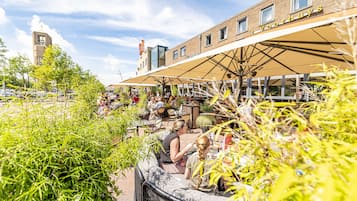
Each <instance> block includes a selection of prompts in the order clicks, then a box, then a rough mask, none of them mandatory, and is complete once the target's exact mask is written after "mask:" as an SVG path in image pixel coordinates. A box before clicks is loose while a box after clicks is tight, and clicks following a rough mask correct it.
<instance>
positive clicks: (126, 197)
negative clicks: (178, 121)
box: [115, 129, 202, 201]
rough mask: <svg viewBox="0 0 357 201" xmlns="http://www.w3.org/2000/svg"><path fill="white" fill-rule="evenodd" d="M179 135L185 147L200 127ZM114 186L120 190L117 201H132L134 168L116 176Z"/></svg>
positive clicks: (197, 133)
mask: <svg viewBox="0 0 357 201" xmlns="http://www.w3.org/2000/svg"><path fill="white" fill-rule="evenodd" d="M188 132H189V133H186V134H184V135H182V136H181V145H180V146H181V147H185V146H186V145H187V144H188V143H191V142H194V141H195V140H196V138H197V136H198V135H199V134H201V133H202V131H201V129H191V130H190V131H188ZM115 184H116V186H118V187H119V189H120V190H121V194H120V195H119V196H118V197H117V198H116V200H117V201H134V169H130V170H128V171H127V172H126V173H125V176H122V175H120V176H118V177H117V178H116V179H115Z"/></svg>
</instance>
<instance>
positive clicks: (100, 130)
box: [0, 102, 144, 200]
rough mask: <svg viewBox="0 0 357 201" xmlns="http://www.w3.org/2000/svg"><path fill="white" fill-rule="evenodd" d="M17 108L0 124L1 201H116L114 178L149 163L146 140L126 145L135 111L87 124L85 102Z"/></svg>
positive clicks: (130, 110)
mask: <svg viewBox="0 0 357 201" xmlns="http://www.w3.org/2000/svg"><path fill="white" fill-rule="evenodd" d="M12 104H13V105H11V106H9V107H8V108H5V106H4V108H3V109H5V110H7V112H4V113H3V115H2V116H1V118H0V200H111V195H110V192H109V191H108V187H110V186H111V185H112V184H111V182H110V177H109V175H110V174H111V173H113V172H114V171H116V170H118V169H119V170H124V169H127V168H129V167H132V166H134V165H135V164H136V162H137V161H138V160H140V159H141V158H142V157H144V154H143V153H141V151H140V148H141V147H142V145H143V144H144V141H143V139H142V138H131V139H125V138H126V136H125V133H126V127H127V126H128V125H129V124H130V123H131V121H133V120H134V119H135V117H136V116H137V115H136V114H137V108H135V107H132V108H128V109H127V110H126V111H121V112H120V113H119V112H118V113H115V114H113V116H110V117H107V118H94V117H93V118H88V117H87V116H85V117H84V116H83V115H81V114H80V113H78V111H81V109H79V108H81V107H85V108H86V107H87V105H86V104H83V105H84V106H83V105H82V104H81V102H77V103H74V104H72V105H69V106H67V104H65V103H63V104H61V103H47V104H45V105H39V104H35V103H30V102H23V103H18V104H17V105H15V103H12ZM13 110H15V111H13ZM73 111H74V112H73ZM82 114H84V115H86V114H87V113H82Z"/></svg>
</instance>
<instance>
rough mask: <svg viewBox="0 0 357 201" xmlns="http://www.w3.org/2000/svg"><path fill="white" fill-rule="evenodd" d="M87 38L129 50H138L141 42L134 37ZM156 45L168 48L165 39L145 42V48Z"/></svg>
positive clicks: (153, 39)
mask: <svg viewBox="0 0 357 201" xmlns="http://www.w3.org/2000/svg"><path fill="white" fill-rule="evenodd" d="M88 38H89V39H93V40H97V41H101V42H106V43H110V44H114V45H117V46H123V47H131V48H138V46H139V43H140V41H141V39H139V38H136V37H120V38H117V37H105V36H88ZM156 45H163V46H169V42H168V41H167V40H165V39H160V38H152V39H148V40H145V46H146V47H154V46H156Z"/></svg>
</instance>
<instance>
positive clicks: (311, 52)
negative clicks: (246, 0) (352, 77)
mask: <svg viewBox="0 0 357 201" xmlns="http://www.w3.org/2000/svg"><path fill="white" fill-rule="evenodd" d="M356 15H357V8H353V9H349V10H345V11H341V12H338V13H332V14H328V15H323V16H318V17H314V18H309V19H305V20H302V21H299V22H295V23H291V24H288V25H284V26H282V27H278V28H276V29H274V30H271V31H266V32H263V33H260V34H257V35H254V36H251V37H248V38H245V39H242V40H239V41H235V42H232V43H230V44H228V45H225V46H222V47H219V48H216V49H214V50H211V51H207V52H204V53H202V54H199V55H197V56H194V57H192V58H190V59H187V60H184V61H181V62H178V63H175V64H173V65H171V66H168V67H164V68H160V69H157V70H155V71H152V72H149V73H147V74H145V75H142V76H138V77H136V78H132V79H129V80H126V81H124V82H131V81H135V82H138V83H151V82H150V81H149V80H151V78H148V77H160V76H161V77H175V78H176V79H181V78H191V79H196V80H197V81H207V80H232V79H237V78H238V77H240V78H241V77H254V76H256V77H264V76H276V75H291V74H303V73H312V72H321V64H322V63H325V64H328V65H335V66H338V67H340V68H350V67H351V65H349V64H353V58H351V57H350V56H348V55H344V54H340V53H339V52H337V50H338V49H349V47H348V45H347V44H346V43H345V42H344V41H343V39H341V37H339V34H338V32H337V30H336V25H335V24H334V23H335V22H338V21H342V20H346V19H349V18H352V17H356ZM153 80H155V79H153Z"/></svg>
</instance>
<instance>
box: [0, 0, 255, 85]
mask: <svg viewBox="0 0 357 201" xmlns="http://www.w3.org/2000/svg"><path fill="white" fill-rule="evenodd" d="M259 1H260V0H250V1H247V0H245V1H242V0H86V1H83V0H81V1H80V0H51V1H48V0H0V37H1V38H2V39H3V40H4V42H5V44H6V46H7V48H8V49H9V53H8V56H9V57H10V56H14V55H16V54H18V53H21V54H25V55H27V56H28V57H29V58H30V59H32V39H31V33H32V31H44V32H46V33H48V34H49V35H50V36H51V37H52V41H53V43H54V44H57V45H59V46H60V47H61V48H62V49H63V50H64V51H66V52H67V53H68V54H69V55H70V56H71V57H72V59H73V60H74V61H75V62H76V63H78V64H79V65H80V66H82V68H83V69H85V70H87V69H88V70H90V71H91V72H92V73H93V74H95V75H96V76H97V78H98V79H99V80H100V81H101V82H102V83H103V84H105V85H108V84H114V83H118V82H120V80H121V78H122V77H123V78H124V79H126V78H129V77H131V76H134V75H135V70H136V63H137V59H138V55H139V54H138V44H139V41H140V40H141V39H144V40H145V46H146V47H147V46H155V45H158V44H160V45H165V46H168V47H169V48H171V47H174V46H176V45H178V44H180V43H182V42H184V41H186V40H188V39H190V38H192V37H193V36H195V35H196V34H198V33H201V32H203V31H205V30H207V29H208V28H210V27H212V26H214V25H215V24H218V23H220V22H222V21H224V20H226V19H228V18H230V17H232V16H234V15H236V14H237V13H239V12H241V11H243V10H246V9H248V8H249V7H251V6H253V5H255V4H257V3H258V2H259ZM120 74H121V76H120Z"/></svg>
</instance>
